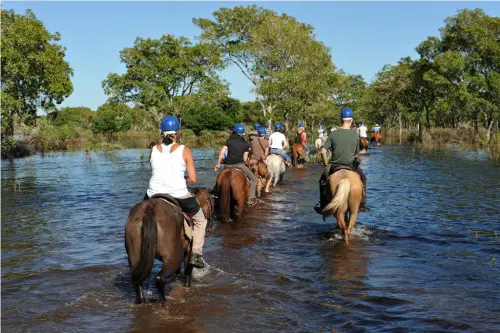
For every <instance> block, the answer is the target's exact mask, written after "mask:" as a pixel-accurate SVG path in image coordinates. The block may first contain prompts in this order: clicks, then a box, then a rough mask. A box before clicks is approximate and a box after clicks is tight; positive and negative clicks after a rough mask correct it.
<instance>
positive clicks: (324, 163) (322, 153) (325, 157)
mask: <svg viewBox="0 0 500 333" xmlns="http://www.w3.org/2000/svg"><path fill="white" fill-rule="evenodd" d="M321 159H322V160H323V166H327V165H328V157H327V156H326V149H325V148H324V147H323V148H321Z"/></svg>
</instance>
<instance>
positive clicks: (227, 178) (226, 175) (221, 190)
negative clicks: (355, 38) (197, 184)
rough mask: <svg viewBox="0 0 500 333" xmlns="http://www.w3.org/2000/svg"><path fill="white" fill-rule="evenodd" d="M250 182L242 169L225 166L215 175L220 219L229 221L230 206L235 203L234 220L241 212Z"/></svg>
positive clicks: (246, 198)
mask: <svg viewBox="0 0 500 333" xmlns="http://www.w3.org/2000/svg"><path fill="white" fill-rule="evenodd" d="M249 189H250V184H249V183H248V180H247V177H246V176H245V174H244V173H243V172H242V171H239V170H237V169H235V168H230V167H226V168H224V170H222V171H221V172H220V173H219V174H218V175H217V180H216V181H215V193H216V196H217V197H218V198H219V210H220V219H221V221H222V222H230V221H231V208H232V207H233V206H234V205H235V204H236V206H237V208H236V211H235V216H236V220H238V219H239V218H240V217H241V215H242V214H243V209H244V208H245V203H246V202H247V200H248V191H249Z"/></svg>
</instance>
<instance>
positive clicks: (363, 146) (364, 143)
mask: <svg viewBox="0 0 500 333" xmlns="http://www.w3.org/2000/svg"><path fill="white" fill-rule="evenodd" d="M359 149H360V153H361V154H363V153H366V151H367V149H368V139H367V138H360V140H359Z"/></svg>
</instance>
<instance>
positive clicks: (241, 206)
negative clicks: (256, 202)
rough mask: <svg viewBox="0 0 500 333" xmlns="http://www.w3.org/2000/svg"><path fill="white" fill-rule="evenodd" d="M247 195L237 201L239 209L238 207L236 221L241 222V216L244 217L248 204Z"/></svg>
mask: <svg viewBox="0 0 500 333" xmlns="http://www.w3.org/2000/svg"><path fill="white" fill-rule="evenodd" d="M246 201H247V200H246V195H241V196H240V197H239V198H238V199H237V200H236V202H237V207H236V219H235V220H236V221H239V220H240V218H241V216H242V215H243V209H245V203H246Z"/></svg>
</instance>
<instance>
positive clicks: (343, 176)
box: [323, 170, 363, 244]
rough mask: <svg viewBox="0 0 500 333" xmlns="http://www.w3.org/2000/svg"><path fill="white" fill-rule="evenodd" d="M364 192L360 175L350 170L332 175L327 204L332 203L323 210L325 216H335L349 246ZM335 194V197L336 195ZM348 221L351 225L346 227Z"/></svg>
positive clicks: (329, 182) (326, 199)
mask: <svg viewBox="0 0 500 333" xmlns="http://www.w3.org/2000/svg"><path fill="white" fill-rule="evenodd" d="M362 191H363V183H362V182H361V178H360V177H359V175H358V174H357V173H356V172H354V171H350V170H339V171H337V172H335V173H334V174H332V175H330V178H329V179H328V188H327V191H326V197H325V198H324V199H325V202H328V201H329V202H330V203H329V204H327V205H326V206H325V207H324V208H323V215H324V216H330V215H334V214H335V216H336V218H337V226H338V227H339V228H340V231H341V233H342V238H343V239H344V241H345V242H346V244H349V235H350V234H351V231H352V228H354V225H355V224H356V217H357V216H358V210H359V204H360V202H361V196H362ZM334 194H335V195H334ZM346 220H348V221H349V224H348V225H346Z"/></svg>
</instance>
